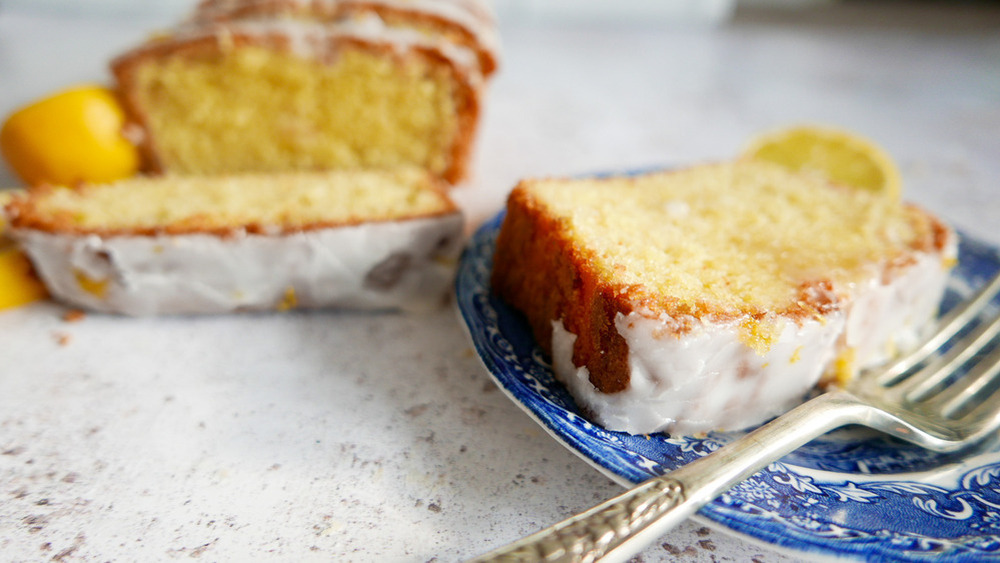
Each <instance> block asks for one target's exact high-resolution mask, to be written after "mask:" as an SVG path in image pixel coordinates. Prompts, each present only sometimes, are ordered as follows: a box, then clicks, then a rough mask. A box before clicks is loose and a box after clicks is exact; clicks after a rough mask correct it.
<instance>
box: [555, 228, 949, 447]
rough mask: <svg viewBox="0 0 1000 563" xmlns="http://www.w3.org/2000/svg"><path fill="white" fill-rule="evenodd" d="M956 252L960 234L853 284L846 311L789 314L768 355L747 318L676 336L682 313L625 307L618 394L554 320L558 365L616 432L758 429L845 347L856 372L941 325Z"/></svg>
mask: <svg viewBox="0 0 1000 563" xmlns="http://www.w3.org/2000/svg"><path fill="white" fill-rule="evenodd" d="M955 252H956V249H955V240H954V237H952V240H951V241H950V242H949V243H948V245H947V247H946V248H945V249H944V252H943V253H942V254H940V255H938V254H918V255H917V256H916V261H915V262H914V263H913V264H912V265H910V266H908V267H906V268H905V269H904V270H903V271H901V272H896V275H895V276H894V277H893V278H892V279H891V280H890V281H888V282H887V283H882V280H881V276H877V277H874V278H872V279H871V280H869V281H868V282H867V283H864V284H859V285H858V286H857V287H855V288H852V290H851V291H852V297H851V298H850V299H849V300H848V305H847V307H845V308H844V309H842V310H837V311H833V312H832V313H831V314H829V315H827V316H825V317H824V318H823V319H821V320H814V319H810V320H806V321H802V322H801V323H797V322H794V321H791V320H788V321H785V322H784V326H783V327H781V332H780V336H779V337H778V338H777V339H776V341H775V342H774V343H773V345H772V346H771V347H770V348H769V349H768V350H767V352H766V353H764V354H758V353H757V352H755V351H754V350H753V349H751V348H750V347H749V346H747V345H746V344H745V343H744V342H742V341H741V339H740V335H739V330H740V329H739V323H738V322H732V321H730V322H721V323H715V322H712V321H711V320H705V319H693V321H694V322H693V329H692V330H691V331H690V332H687V333H684V334H681V335H677V334H676V333H675V331H673V330H671V327H672V326H677V319H671V318H669V317H667V316H666V315H663V316H659V317H656V316H653V315H652V314H650V313H646V314H642V313H637V312H632V313H630V314H628V315H622V314H621V313H619V314H618V316H617V317H616V319H615V327H616V329H617V330H618V333H619V334H620V335H621V336H622V337H623V338H624V339H625V341H626V343H627V344H628V349H629V357H628V364H629V369H630V382H629V387H628V388H626V389H625V390H624V391H621V392H618V393H602V392H599V391H598V390H597V389H596V388H595V387H594V386H593V385H592V384H591V383H590V379H589V377H590V375H589V372H588V370H587V368H586V367H576V366H575V365H574V364H573V344H574V342H575V341H576V338H577V336H576V335H574V334H572V333H570V332H569V331H567V330H566V329H565V327H564V325H563V323H562V321H561V320H555V321H553V322H552V327H553V328H552V362H553V368H554V371H555V374H556V377H557V378H558V379H559V380H560V381H562V382H564V384H565V385H566V386H567V388H568V389H569V390H570V393H572V395H573V396H574V397H575V399H576V400H577V403H578V404H579V405H580V406H581V408H582V409H583V410H584V411H585V412H586V413H588V415H589V416H590V417H591V419H592V420H593V421H594V422H596V423H598V424H600V425H601V426H604V427H605V428H608V429H610V430H618V431H624V432H629V433H631V434H648V433H653V432H670V433H673V434H691V433H696V432H703V431H709V430H736V429H741V428H746V427H749V426H753V425H756V424H759V423H762V422H764V421H766V420H767V419H769V418H771V417H773V416H775V415H778V414H780V413H782V412H784V411H786V410H788V409H789V408H791V407H793V406H794V405H795V404H797V403H798V402H800V401H801V400H802V399H803V397H804V396H805V395H806V394H807V393H808V392H809V390H810V389H812V388H813V387H814V386H815V385H816V383H817V382H818V381H819V379H820V377H821V376H822V375H823V373H824V371H825V370H826V369H828V367H829V366H830V364H831V362H832V361H834V359H835V358H836V357H837V355H838V354H839V353H840V352H841V351H842V350H843V349H844V347H845V346H846V347H849V348H853V349H854V355H855V360H856V363H855V364H854V367H855V368H856V369H860V368H864V367H869V366H872V365H875V364H877V363H880V362H882V361H885V360H886V359H887V357H888V353H889V352H890V351H891V350H894V349H899V350H905V349H908V348H911V347H912V346H914V345H915V344H916V343H917V342H918V341H919V339H920V338H921V336H922V335H923V334H924V333H925V331H926V330H928V329H929V328H930V327H932V326H933V322H932V320H933V317H934V315H935V313H936V311H937V307H938V304H939V302H940V300H941V297H942V296H943V294H944V289H945V286H946V284H947V279H948V271H947V268H946V267H944V266H943V262H947V261H949V260H951V259H952V258H953V257H954V256H955Z"/></svg>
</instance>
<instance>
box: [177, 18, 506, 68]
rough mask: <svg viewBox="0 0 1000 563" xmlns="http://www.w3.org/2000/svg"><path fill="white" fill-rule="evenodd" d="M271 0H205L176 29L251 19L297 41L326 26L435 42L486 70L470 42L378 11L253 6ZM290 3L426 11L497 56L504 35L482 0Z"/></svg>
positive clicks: (206, 28) (466, 64)
mask: <svg viewBox="0 0 1000 563" xmlns="http://www.w3.org/2000/svg"><path fill="white" fill-rule="evenodd" d="M269 4H275V1H274V0H256V1H255V0H223V1H215V2H208V3H205V4H203V5H202V6H200V7H199V9H198V10H196V11H195V13H194V14H193V15H192V16H191V18H189V19H188V21H187V22H186V24H185V25H182V26H181V27H180V28H178V30H177V31H178V34H179V35H189V36H190V35H195V36H197V35H203V34H205V33H214V32H216V30H217V29H218V28H219V26H226V27H229V28H233V29H239V28H241V27H245V26H246V25H247V24H249V23H252V24H254V25H257V26H261V25H268V24H271V26H272V29H280V30H281V31H283V32H285V33H288V34H290V36H291V37H292V38H293V39H292V40H293V43H301V39H296V38H301V37H302V34H303V30H305V32H306V33H309V34H311V35H316V34H317V33H319V32H320V31H321V30H322V31H323V33H324V35H327V36H330V35H336V34H342V35H346V36H353V37H357V38H360V39H364V40H367V41H372V42H377V43H390V44H394V45H395V46H396V47H397V49H404V50H405V49H406V48H409V47H411V46H413V45H422V46H428V47H434V48H437V49H440V50H441V52H442V53H443V54H444V55H445V56H447V57H449V58H454V59H455V61H457V62H459V63H460V64H461V66H462V67H463V68H465V69H467V70H470V71H471V70H475V71H476V73H477V74H482V72H481V69H480V68H479V64H478V55H476V54H475V53H473V52H472V51H471V50H470V49H468V48H467V47H463V46H460V45H456V44H453V43H451V42H449V41H445V40H444V39H443V38H441V37H431V36H428V35H427V34H425V33H422V32H420V31H418V30H416V29H411V28H406V27H398V26H389V25H386V24H384V23H383V22H382V20H381V19H380V18H379V17H378V16H377V15H375V14H374V13H373V12H372V13H368V14H366V15H365V16H364V17H361V18H354V17H351V18H343V19H340V20H336V21H333V22H309V21H303V20H283V19H282V18H274V17H272V16H270V15H268V14H267V12H266V11H265V12H264V13H259V12H256V11H255V10H254V8H258V9H264V8H266V6H268V5H269ZM290 4H292V5H300V6H308V5H314V6H316V7H318V8H321V9H323V11H326V12H331V11H332V10H333V7H334V6H336V5H337V4H345V5H348V4H349V5H357V6H364V5H372V6H385V7H388V8H394V9H398V10H403V11H406V12H410V13H424V14H427V15H429V16H433V17H437V18H440V19H442V20H444V21H447V22H450V23H451V24H453V25H455V26H458V27H460V28H462V29H464V30H465V31H466V32H468V33H470V34H472V36H473V37H475V40H476V43H477V44H478V46H479V47H480V48H482V49H484V50H485V51H487V52H488V53H490V56H491V57H493V58H496V57H497V53H498V51H499V39H498V36H497V34H496V26H495V22H494V17H493V11H492V8H491V7H490V6H489V5H487V4H485V3H484V2H481V1H479V0H451V1H441V0H434V1H428V0H373V1H361V2H359V1H356V0H309V1H306V0H291V1H290ZM324 7H325V8H324ZM240 8H249V11H248V12H247V13H246V14H245V15H242V16H238V17H235V18H233V19H230V18H231V17H232V16H233V14H234V13H238V12H235V11H236V10H239V9H240ZM373 21H377V22H378V25H377V26H375V25H374V24H373V23H372V22H373ZM310 24H312V25H310ZM246 29H251V28H246Z"/></svg>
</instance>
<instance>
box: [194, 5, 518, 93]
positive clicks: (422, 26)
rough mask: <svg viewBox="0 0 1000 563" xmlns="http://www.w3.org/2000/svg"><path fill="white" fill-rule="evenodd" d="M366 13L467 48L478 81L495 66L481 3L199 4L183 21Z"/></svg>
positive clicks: (495, 41) (491, 25) (494, 42)
mask: <svg viewBox="0 0 1000 563" xmlns="http://www.w3.org/2000/svg"><path fill="white" fill-rule="evenodd" d="M367 14H375V15H377V16H378V17H379V18H381V19H382V21H383V22H385V23H386V24H387V25H389V26H393V27H402V28H407V29H416V30H421V31H424V32H426V33H428V34H430V35H438V36H441V37H443V38H444V39H446V40H448V41H450V42H453V43H455V44H458V45H461V46H462V47H465V48H467V49H471V50H473V51H474V52H475V53H476V55H477V58H478V61H479V68H480V71H481V72H482V74H483V76H484V77H489V76H491V75H493V73H494V72H496V70H497V67H498V66H499V62H498V60H499V51H500V47H499V44H500V40H499V37H498V36H497V32H496V15H495V14H494V12H493V9H492V7H491V6H490V5H489V4H487V3H486V2H484V1H483V0H416V1H414V0H202V2H201V3H199V4H198V6H197V8H196V9H195V11H194V12H193V13H192V15H191V17H190V18H189V19H188V23H189V24H191V25H203V24H206V23H219V22H229V21H234V20H246V19H260V18H270V17H281V18H292V19H308V20H313V21H320V22H338V21H343V20H347V19H357V18H360V17H363V16H364V15H367Z"/></svg>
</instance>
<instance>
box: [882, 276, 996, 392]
mask: <svg viewBox="0 0 1000 563" xmlns="http://www.w3.org/2000/svg"><path fill="white" fill-rule="evenodd" d="M997 293H1000V273H998V274H997V275H995V276H993V279H991V280H990V281H989V283H987V284H986V285H984V286H983V287H982V288H981V289H980V290H979V291H978V292H976V294H975V295H974V296H973V297H972V298H971V299H969V300H967V301H965V302H964V303H963V304H960V305H956V306H955V308H953V309H952V310H951V311H949V312H948V313H947V314H946V315H945V316H944V317H942V318H941V320H940V322H939V324H938V329H937V330H936V331H935V332H934V334H932V335H930V336H929V337H928V338H927V339H926V340H924V342H923V343H922V344H921V345H920V346H919V347H917V349H916V350H914V351H913V352H910V353H909V354H907V355H905V356H903V357H901V358H900V359H898V360H896V361H895V362H894V363H892V364H889V365H888V366H886V367H885V368H883V370H882V371H881V372H880V373H879V374H878V375H877V376H875V382H876V383H878V384H880V385H884V386H890V385H893V384H894V383H897V382H898V381H899V378H900V376H902V375H903V374H905V373H906V372H907V371H909V370H910V369H911V368H913V367H914V366H916V365H917V364H919V363H920V362H922V361H924V360H925V359H927V357H928V356H930V355H931V354H933V353H934V351H935V350H937V349H938V348H940V347H941V346H942V345H943V344H944V343H945V342H947V341H948V340H949V339H950V338H951V337H952V336H955V334H956V333H957V332H958V331H960V330H961V329H962V328H963V327H965V326H966V325H968V324H969V322H970V321H971V320H972V319H974V318H976V316H978V315H979V313H980V312H981V311H982V310H983V309H984V308H985V307H986V305H988V304H989V303H990V301H992V300H993V298H994V297H996V295H997Z"/></svg>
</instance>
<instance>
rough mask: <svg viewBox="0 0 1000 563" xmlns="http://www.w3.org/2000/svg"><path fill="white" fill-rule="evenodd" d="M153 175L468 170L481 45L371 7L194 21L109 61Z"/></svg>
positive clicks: (462, 174)
mask: <svg viewBox="0 0 1000 563" xmlns="http://www.w3.org/2000/svg"><path fill="white" fill-rule="evenodd" d="M111 70H112V72H113V74H114V76H115V78H116V81H117V83H118V90H119V93H120V96H121V99H122V103H123V106H124V108H125V111H126V114H127V116H128V118H129V123H130V126H129V130H130V131H132V132H133V133H134V137H135V138H136V139H137V141H138V145H139V147H140V151H141V152H142V154H143V157H144V167H145V168H146V170H147V171H149V172H153V173H165V172H168V173H179V174H226V173H243V172H275V171H286V170H289V169H292V170H315V169H336V168H364V167H370V168H392V167H396V166H414V165H415V166H420V167H423V168H425V169H427V170H429V171H430V172H432V173H433V174H435V175H437V176H439V177H441V178H443V179H444V180H445V181H447V182H448V183H450V184H456V183H458V182H460V181H461V180H463V179H464V178H466V177H467V176H468V174H469V167H470V160H471V157H472V151H473V145H474V142H475V137H476V133H477V128H478V124H479V118H480V111H481V109H480V108H481V105H482V98H483V96H484V90H485V78H484V76H483V72H482V70H481V69H480V64H479V59H478V56H477V55H476V53H475V52H474V51H473V50H470V49H469V48H467V47H465V46H463V45H460V44H456V43H453V42H451V41H449V40H447V39H446V38H445V37H442V36H432V35H427V34H426V33H424V32H423V31H420V30H417V29H411V28H406V27H393V26H389V25H387V24H386V23H385V22H383V21H382V19H381V18H380V17H379V16H378V15H377V14H376V13H374V12H373V13H362V14H361V15H360V16H356V17H351V18H347V19H343V20H337V21H333V22H325V21H320V20H315V19H308V18H305V19H290V18H286V17H282V16H280V15H274V16H273V17H261V18H250V19H239V18H236V19H231V20H223V21H217V22H201V23H197V24H195V23H188V24H184V25H181V26H178V27H177V28H176V29H174V30H171V31H170V32H168V33H165V34H162V35H160V36H158V37H155V38H153V39H151V40H149V41H148V42H146V43H145V44H143V45H140V46H138V47H136V48H134V49H132V50H131V51H128V52H126V53H124V54H122V55H120V56H119V57H117V58H116V59H115V60H113V61H112V63H111Z"/></svg>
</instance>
